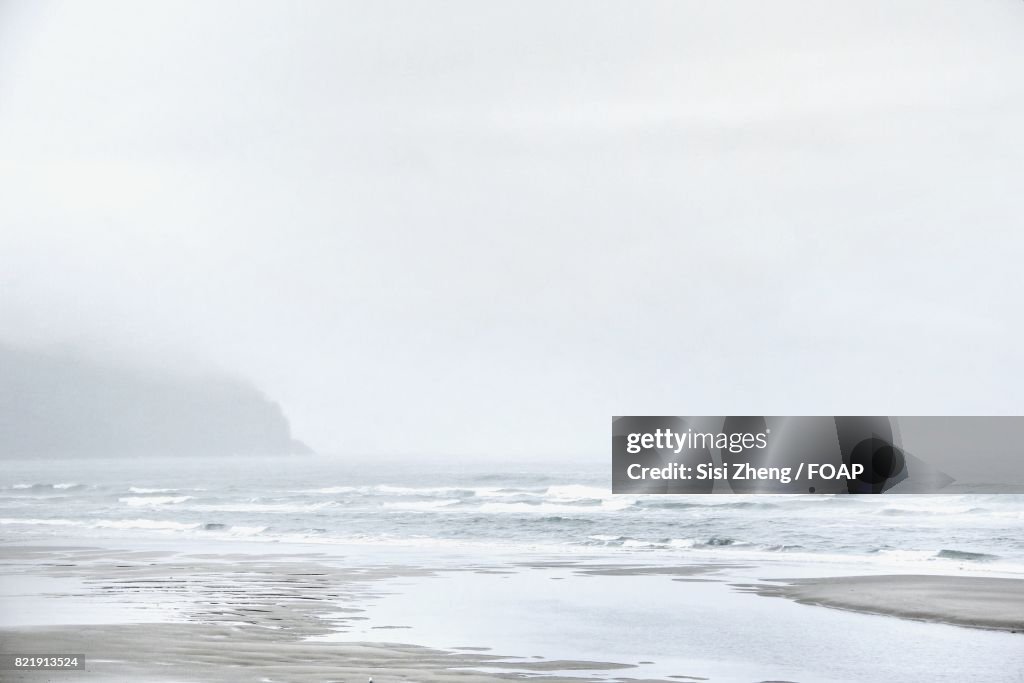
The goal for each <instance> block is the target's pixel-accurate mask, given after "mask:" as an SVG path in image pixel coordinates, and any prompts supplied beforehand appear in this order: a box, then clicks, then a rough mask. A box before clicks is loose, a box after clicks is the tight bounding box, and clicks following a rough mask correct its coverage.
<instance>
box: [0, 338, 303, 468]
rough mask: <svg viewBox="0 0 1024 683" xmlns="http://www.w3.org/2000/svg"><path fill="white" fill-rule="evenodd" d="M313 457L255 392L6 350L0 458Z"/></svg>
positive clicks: (1, 355) (216, 381)
mask: <svg viewBox="0 0 1024 683" xmlns="http://www.w3.org/2000/svg"><path fill="white" fill-rule="evenodd" d="M308 452H310V451H309V448H308V447H306V446H305V445H304V444H302V443H301V442H300V441H297V440H295V439H294V438H292V435H291V427H290V425H289V424H288V419H287V418H286V417H285V415H284V413H283V412H282V410H281V407H280V406H279V405H278V404H276V403H274V402H273V401H271V400H269V399H268V398H267V397H265V396H264V395H263V394H262V393H261V392H259V391H258V390H257V389H255V388H254V387H252V386H251V385H249V384H247V383H246V382H243V381H240V380H237V379H233V378H227V377H209V376H178V375H173V374H169V373H166V372H163V371H157V370H146V369H141V368H138V367H126V366H124V365H120V364H115V363H111V362H102V361H98V360H95V359H89V358H86V357H83V356H80V355H76V354H67V353H49V352H39V351H34V350H26V349H17V348H12V347H7V346H3V345H0V458H2V457H37V456H38V457H62V456H125V455H128V456H149V455H271V454H275V455H280V454H289V453H308Z"/></svg>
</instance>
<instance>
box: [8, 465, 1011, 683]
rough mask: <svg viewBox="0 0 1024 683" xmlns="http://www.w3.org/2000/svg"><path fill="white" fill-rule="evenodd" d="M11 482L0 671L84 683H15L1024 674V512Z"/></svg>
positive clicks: (232, 468)
mask: <svg viewBox="0 0 1024 683" xmlns="http://www.w3.org/2000/svg"><path fill="white" fill-rule="evenodd" d="M8 464H9V466H8V467H7V468H6V469H5V470H4V471H3V472H2V473H0V654H14V653H22V654H61V653H66V654H84V655H85V659H86V667H85V670H84V671H65V672H60V671H50V672H33V673H25V672H15V671H4V672H3V675H2V678H3V680H5V681H6V680H26V681H64V680H91V681H132V682H135V681H196V682H199V681H231V682H234V681H239V682H241V681H273V682H281V683H285V682H287V681H348V682H349V683H365V681H366V680H367V679H368V678H369V677H370V676H373V678H374V683H388V682H389V681H482V680H508V679H516V680H522V679H528V678H529V679H532V678H538V679H540V680H564V681H568V680H573V681H580V680H587V681H627V680H633V681H637V680H658V681H687V680H708V681H715V682H717V683H751V682H760V681H791V682H804V683H858V682H860V681H864V680H871V681H873V682H876V683H886V682H891V683H906V682H907V681H928V682H929V683H933V682H935V681H939V682H944V681H948V682H949V683H953V682H956V683H961V682H962V681H964V680H985V681H997V682H999V681H1005V682H1007V683H1011V682H1012V683H1019V680H1020V677H1019V673H1020V672H1021V671H1024V648H1022V647H1021V643H1022V642H1024V641H1022V640H1021V638H1024V634H1022V633H1020V631H1021V624H1020V615H1021V614H1024V604H1022V599H1021V596H1022V588H1021V586H1022V584H1021V581H1022V580H1024V545H1022V543H1024V539H1021V536H1020V520H1021V515H1022V510H1024V501H1022V500H1021V498H1020V497H1019V496H1014V495H1004V494H992V495H975V494H968V495H946V496H894V497H889V496H811V495H802V496H738V495H710V496H630V495H613V494H611V493H610V491H609V488H608V482H607V473H606V471H605V470H604V467H603V466H602V464H601V463H584V464H582V465H581V464H579V463H569V464H568V465H566V466H564V467H559V466H557V465H553V464H552V463H550V462H545V463H541V464H539V465H531V464H529V463H527V464H523V465H522V466H520V467H518V468H517V469H515V470H509V471H495V470H494V469H493V468H492V467H490V466H486V465H484V464H477V465H475V464H473V463H468V464H467V463H462V462H459V463H450V464H441V465H439V464H438V463H436V462H432V463H430V464H429V465H423V466H417V465H416V464H415V463H413V464H410V463H408V462H403V463H396V464H395V465H394V466H390V465H389V463H387V462H378V463H375V467H374V468H372V469H367V468H362V467H360V466H359V465H358V463H347V462H339V461H333V460H328V459H309V460H294V459H274V458H268V459H260V458H255V459H253V458H248V459H240V458H239V459H231V458H225V459H188V458H184V459H182V458H176V459H150V460H146V461H138V462H136V461H131V460H110V461H96V460H90V461H74V460H66V461H53V462H47V463H40V462H32V461H17V460H14V461H9V463H8ZM1015 631H1016V632H1015Z"/></svg>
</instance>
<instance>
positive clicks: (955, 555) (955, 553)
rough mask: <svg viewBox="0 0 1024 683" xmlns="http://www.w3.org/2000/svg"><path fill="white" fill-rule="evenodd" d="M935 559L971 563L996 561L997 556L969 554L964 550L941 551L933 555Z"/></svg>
mask: <svg viewBox="0 0 1024 683" xmlns="http://www.w3.org/2000/svg"><path fill="white" fill-rule="evenodd" d="M935 557H941V558H943V559H946V560H967V561H972V562H989V561H991V560H998V559H999V556H998V555H990V554H989V553H971V552H967V551H966V550H947V549H945V548H944V549H942V550H940V551H939V552H937V553H935Z"/></svg>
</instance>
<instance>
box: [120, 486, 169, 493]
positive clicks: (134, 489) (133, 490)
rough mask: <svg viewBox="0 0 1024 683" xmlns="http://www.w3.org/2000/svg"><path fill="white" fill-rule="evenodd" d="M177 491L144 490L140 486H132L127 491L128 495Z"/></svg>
mask: <svg viewBox="0 0 1024 683" xmlns="http://www.w3.org/2000/svg"><path fill="white" fill-rule="evenodd" d="M177 490H178V489H146V488H142V487H141V486H132V487H130V488H129V489H128V492H129V493H175V492H177Z"/></svg>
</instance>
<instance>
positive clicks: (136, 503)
mask: <svg viewBox="0 0 1024 683" xmlns="http://www.w3.org/2000/svg"><path fill="white" fill-rule="evenodd" d="M117 500H118V502H119V503H124V504H125V505H128V506H131V507H148V506H152V505H176V504H178V503H184V502H185V501H186V500H192V496H128V497H127V498H118V499H117Z"/></svg>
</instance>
